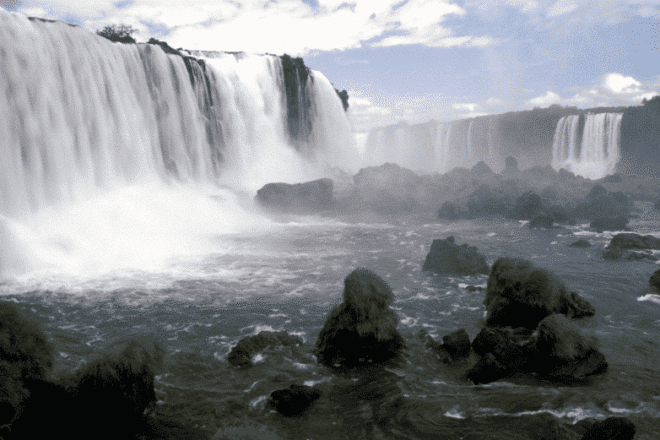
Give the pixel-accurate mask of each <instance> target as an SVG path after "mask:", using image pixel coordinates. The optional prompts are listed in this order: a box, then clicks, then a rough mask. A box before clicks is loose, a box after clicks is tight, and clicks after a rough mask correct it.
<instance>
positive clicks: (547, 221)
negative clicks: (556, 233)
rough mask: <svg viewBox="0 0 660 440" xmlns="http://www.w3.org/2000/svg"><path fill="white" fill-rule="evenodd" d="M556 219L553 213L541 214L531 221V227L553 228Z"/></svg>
mask: <svg viewBox="0 0 660 440" xmlns="http://www.w3.org/2000/svg"><path fill="white" fill-rule="evenodd" d="M553 223H554V219H553V218H552V216H551V215H539V216H538V217H534V218H533V219H532V220H531V221H530V222H529V229H541V228H543V229H552V224H553Z"/></svg>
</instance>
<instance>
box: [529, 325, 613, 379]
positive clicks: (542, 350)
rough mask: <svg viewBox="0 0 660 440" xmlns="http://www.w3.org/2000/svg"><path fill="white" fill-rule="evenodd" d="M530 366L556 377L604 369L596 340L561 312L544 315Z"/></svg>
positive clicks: (580, 375) (577, 377)
mask: <svg viewBox="0 0 660 440" xmlns="http://www.w3.org/2000/svg"><path fill="white" fill-rule="evenodd" d="M537 332H538V336H537V337H536V343H535V346H534V350H535V353H536V355H535V357H534V363H535V365H534V367H533V370H534V371H535V372H537V373H538V374H539V375H541V376H543V377H548V378H551V379H556V380H564V381H566V380H568V381H572V380H583V379H585V378H586V377H587V376H590V375H593V374H597V373H602V372H604V371H605V370H607V361H606V360H605V356H604V355H603V354H602V353H601V352H600V351H598V347H597V344H596V340H595V338H593V337H587V336H584V335H583V334H582V333H581V332H580V330H579V329H578V328H577V327H576V326H575V325H574V324H572V323H571V322H570V321H569V320H568V319H567V318H566V317H565V316H564V315H561V314H553V315H550V316H548V317H547V318H544V319H543V320H542V321H541V322H540V323H539V326H538V328H537Z"/></svg>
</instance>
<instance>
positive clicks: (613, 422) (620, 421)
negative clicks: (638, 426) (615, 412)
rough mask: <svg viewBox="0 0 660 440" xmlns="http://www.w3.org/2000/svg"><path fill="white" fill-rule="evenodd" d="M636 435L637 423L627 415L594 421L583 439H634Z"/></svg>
mask: <svg viewBox="0 0 660 440" xmlns="http://www.w3.org/2000/svg"><path fill="white" fill-rule="evenodd" d="M634 437H635V424H634V423H633V422H631V421H630V420H628V419H626V418H625V417H608V418H606V419H605V420H601V421H599V422H596V423H594V424H593V425H592V426H591V427H590V428H589V429H588V430H587V432H585V433H584V436H583V437H582V440H632V439H633V438H634Z"/></svg>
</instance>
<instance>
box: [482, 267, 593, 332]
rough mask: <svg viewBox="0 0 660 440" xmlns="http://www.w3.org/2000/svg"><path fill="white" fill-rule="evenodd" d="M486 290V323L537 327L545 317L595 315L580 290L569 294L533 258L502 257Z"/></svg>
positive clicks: (495, 325)
mask: <svg viewBox="0 0 660 440" xmlns="http://www.w3.org/2000/svg"><path fill="white" fill-rule="evenodd" d="M487 286H488V287H487V290H486V299H485V300H484V304H485V305H486V311H487V318H486V325H488V326H493V327H508V326H510V327H514V328H515V327H525V328H529V329H533V328H536V326H537V325H538V323H539V322H540V321H541V320H542V319H543V318H545V317H546V316H549V315H552V314H554V313H562V314H565V315H567V316H568V317H571V318H579V317H583V316H592V315H593V314H594V313H595V310H594V308H593V306H592V305H591V304H589V303H588V302H587V301H586V300H584V299H583V298H581V297H580V296H579V295H578V294H577V293H575V292H571V293H569V292H568V291H567V290H566V287H565V286H564V284H563V283H562V282H561V281H560V280H559V279H558V278H557V277H556V276H554V275H553V274H552V273H551V272H550V271H548V270H546V269H541V268H538V267H536V266H534V264H533V263H532V262H530V261H526V260H522V259H512V258H500V259H498V260H497V261H496V262H495V264H493V268H492V270H491V273H490V276H489V277H488V284H487Z"/></svg>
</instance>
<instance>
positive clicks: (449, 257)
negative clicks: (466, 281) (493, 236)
mask: <svg viewBox="0 0 660 440" xmlns="http://www.w3.org/2000/svg"><path fill="white" fill-rule="evenodd" d="M422 269H423V270H431V271H435V272H437V273H449V274H452V275H459V276H464V275H475V274H479V273H482V274H487V273H488V272H489V271H490V270H489V268H488V264H487V263H486V257H484V256H483V255H481V254H479V252H478V250H477V248H476V247H474V246H468V245H467V244H462V245H460V246H459V245H457V244H456V243H455V242H454V237H453V236H451V237H447V239H445V240H441V239H436V240H433V243H431V250H430V251H429V253H428V254H427V255H426V260H425V261H424V266H423V267H422Z"/></svg>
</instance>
